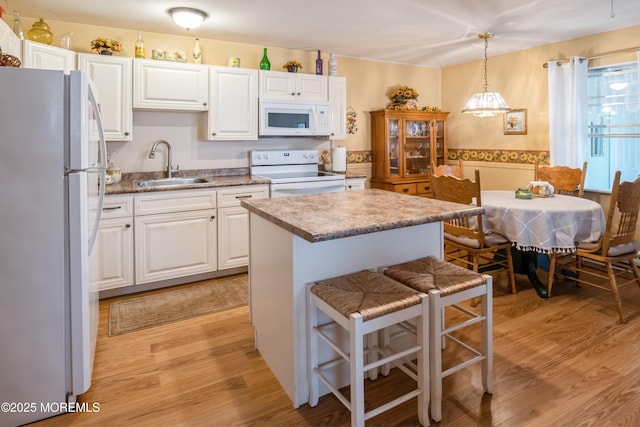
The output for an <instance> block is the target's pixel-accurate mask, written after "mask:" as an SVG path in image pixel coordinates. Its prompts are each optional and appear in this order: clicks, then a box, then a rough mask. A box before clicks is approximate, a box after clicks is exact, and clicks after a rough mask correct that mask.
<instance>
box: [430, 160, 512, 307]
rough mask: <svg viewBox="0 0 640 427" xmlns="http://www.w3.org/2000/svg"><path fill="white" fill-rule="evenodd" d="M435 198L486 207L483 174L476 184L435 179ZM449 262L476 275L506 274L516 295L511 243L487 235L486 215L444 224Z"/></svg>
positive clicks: (433, 180) (478, 174)
mask: <svg viewBox="0 0 640 427" xmlns="http://www.w3.org/2000/svg"><path fill="white" fill-rule="evenodd" d="M430 178H431V186H432V189H433V194H434V197H435V198H436V199H438V200H445V201H448V202H455V203H461V204H465V205H469V204H472V203H474V202H475V204H476V205H477V206H482V200H481V197H480V171H478V170H476V171H475V182H474V181H471V180H470V179H460V178H456V177H453V176H446V175H443V176H436V175H431V176H430ZM444 252H445V256H444V258H445V260H447V261H450V262H453V263H455V264H458V265H462V266H465V267H467V268H470V269H472V270H473V271H475V272H481V273H483V272H487V273H489V274H493V273H498V272H501V271H506V272H507V274H508V276H509V283H510V284H511V292H513V293H514V294H515V293H516V281H515V276H514V270H513V261H512V259H511V242H510V241H509V239H507V238H506V237H504V236H502V235H501V234H498V233H493V232H492V233H485V232H484V230H483V229H482V214H480V215H478V216H477V217H461V218H454V219H450V220H445V221H444Z"/></svg>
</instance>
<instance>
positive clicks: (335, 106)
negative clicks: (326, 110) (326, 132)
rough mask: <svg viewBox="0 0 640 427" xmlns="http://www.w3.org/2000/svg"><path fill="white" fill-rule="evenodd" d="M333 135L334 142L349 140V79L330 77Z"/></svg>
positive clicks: (331, 136)
mask: <svg viewBox="0 0 640 427" xmlns="http://www.w3.org/2000/svg"><path fill="white" fill-rule="evenodd" d="M329 102H330V103H331V135H330V136H329V138H331V139H333V140H338V139H347V79H346V77H333V76H329Z"/></svg>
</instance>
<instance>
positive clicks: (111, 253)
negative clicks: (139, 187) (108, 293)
mask: <svg viewBox="0 0 640 427" xmlns="http://www.w3.org/2000/svg"><path fill="white" fill-rule="evenodd" d="M90 271H91V280H92V281H93V282H94V283H95V282H97V283H98V288H99V289H100V290H101V291H104V290H107V289H113V288H119V287H123V286H130V285H133V284H134V277H133V197H132V196H114V197H110V196H108V197H106V198H105V201H104V206H103V208H102V220H101V221H100V227H99V228H98V234H97V236H96V240H95V243H94V246H93V250H92V252H91V257H90Z"/></svg>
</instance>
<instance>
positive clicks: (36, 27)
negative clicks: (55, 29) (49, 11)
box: [28, 18, 53, 44]
mask: <svg viewBox="0 0 640 427" xmlns="http://www.w3.org/2000/svg"><path fill="white" fill-rule="evenodd" d="M28 37H29V40H33V41H34V42H38V43H44V44H51V43H52V42H53V34H52V33H51V31H50V29H49V25H47V23H46V22H44V19H42V18H41V19H40V20H39V21H38V22H35V23H34V24H33V26H32V27H31V29H30V30H29V33H28Z"/></svg>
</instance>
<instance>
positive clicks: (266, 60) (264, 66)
mask: <svg viewBox="0 0 640 427" xmlns="http://www.w3.org/2000/svg"><path fill="white" fill-rule="evenodd" d="M260 69H261V70H270V69H271V62H269V58H268V57H267V48H266V47H265V48H264V54H263V55H262V61H260Z"/></svg>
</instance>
